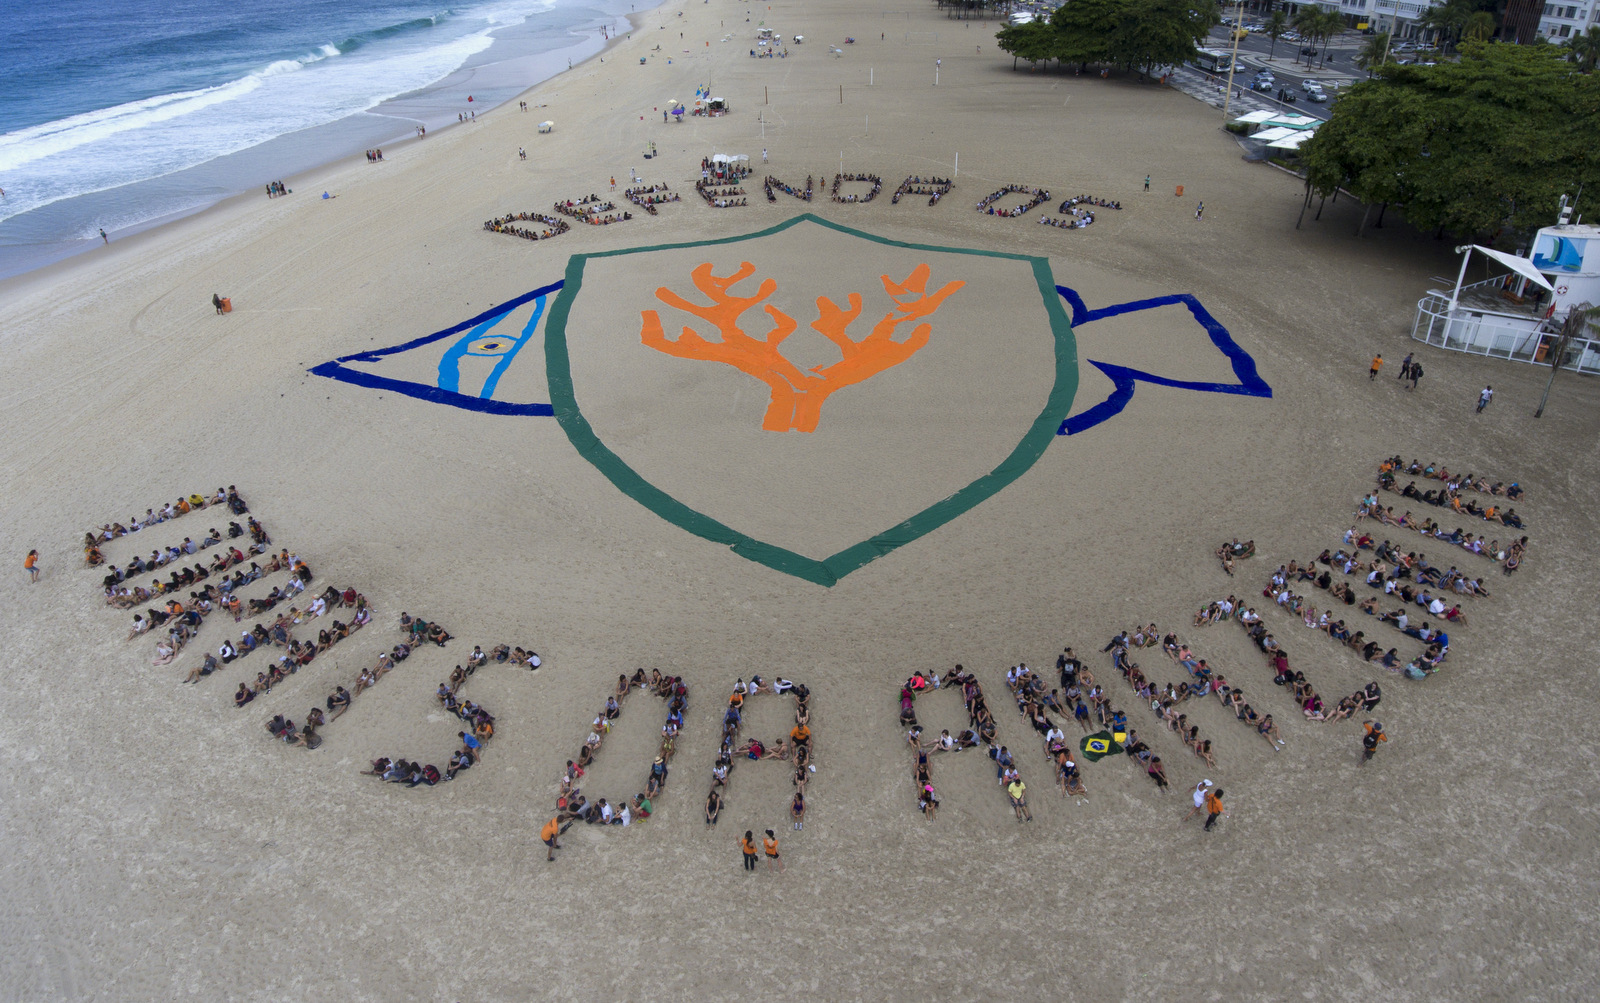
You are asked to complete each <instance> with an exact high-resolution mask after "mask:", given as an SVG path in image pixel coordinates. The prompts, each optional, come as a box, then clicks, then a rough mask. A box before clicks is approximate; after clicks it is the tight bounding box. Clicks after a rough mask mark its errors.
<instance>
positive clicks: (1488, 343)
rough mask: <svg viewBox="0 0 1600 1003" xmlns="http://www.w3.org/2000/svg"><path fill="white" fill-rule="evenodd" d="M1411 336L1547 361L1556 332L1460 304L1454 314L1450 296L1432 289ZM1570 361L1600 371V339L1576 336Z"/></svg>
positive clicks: (1449, 345)
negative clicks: (1463, 307) (1466, 308)
mask: <svg viewBox="0 0 1600 1003" xmlns="http://www.w3.org/2000/svg"><path fill="white" fill-rule="evenodd" d="M1411 337H1413V338H1415V339H1416V340H1418V341H1422V342H1426V343H1427V344H1429V345H1433V346H1434V347H1436V348H1448V349H1450V350H1451V351H1453V352H1466V353H1468V354H1470V355H1487V356H1490V357H1491V358H1496V359H1511V360H1512V361H1514V362H1532V363H1537V364H1541V365H1542V364H1544V362H1545V358H1546V353H1547V352H1548V351H1549V350H1550V345H1551V343H1552V342H1554V340H1555V334H1554V333H1552V332H1550V331H1548V330H1546V329H1545V325H1544V324H1540V323H1538V322H1536V321H1534V320H1532V319H1530V320H1527V321H1523V322H1521V323H1518V322H1516V321H1513V320H1512V319H1511V318H1508V317H1501V316H1496V315H1494V314H1485V313H1480V312H1477V311H1473V310H1464V309H1462V308H1460V307H1457V309H1456V312H1455V315H1454V316H1451V314H1450V298H1449V297H1448V296H1443V295H1440V294H1439V293H1429V294H1428V295H1426V296H1424V297H1422V299H1420V300H1418V301H1417V319H1416V323H1414V324H1412V325H1411ZM1568 358H1570V359H1571V360H1572V361H1570V362H1569V363H1568V364H1567V365H1566V366H1564V367H1563V368H1565V369H1571V370H1573V371H1575V372H1580V373H1600V339H1590V338H1574V339H1573V341H1572V346H1571V347H1570V348H1569V349H1568Z"/></svg>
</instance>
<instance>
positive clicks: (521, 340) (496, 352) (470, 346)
mask: <svg viewBox="0 0 1600 1003" xmlns="http://www.w3.org/2000/svg"><path fill="white" fill-rule="evenodd" d="M545 302H546V297H544V296H540V297H538V298H537V299H535V300H534V301H533V314H532V315H531V316H529V318H528V322H527V323H526V324H524V325H523V326H522V333H521V334H518V335H516V336H514V337H508V336H505V335H490V334H489V333H488V332H489V331H490V330H491V329H493V328H494V327H495V325H497V324H499V323H500V322H501V321H502V320H505V319H506V317H508V316H510V311H507V312H506V313H502V314H499V315H497V316H494V317H491V318H489V319H488V320H486V321H484V322H483V323H482V324H479V325H477V326H476V327H474V328H472V329H471V330H470V331H468V332H467V333H465V334H463V335H462V336H461V337H460V338H459V339H457V340H456V343H455V344H453V345H451V346H450V348H449V349H448V350H446V351H445V353H444V357H443V358H441V359H440V360H439V389H440V390H447V391H449V392H450V393H460V392H461V390H460V388H461V359H462V357H463V356H474V357H477V358H498V359H499V360H500V361H499V362H497V363H495V366H494V369H493V370H492V371H491V372H490V373H489V375H488V377H487V378H485V379H484V381H483V387H482V389H480V390H479V391H478V397H479V398H481V399H483V400H488V399H490V398H491V397H493V396H494V391H495V388H496V387H497V386H499V385H500V377H501V376H503V375H504V374H505V371H506V370H507V369H509V368H510V367H511V361H512V360H513V359H515V358H516V357H517V353H518V352H520V351H522V349H523V346H525V345H527V343H528V341H529V339H531V338H532V337H533V332H534V329H535V328H537V327H538V326H539V319H540V318H541V317H543V316H544V307H545Z"/></svg>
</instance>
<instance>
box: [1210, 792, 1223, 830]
mask: <svg viewBox="0 0 1600 1003" xmlns="http://www.w3.org/2000/svg"><path fill="white" fill-rule="evenodd" d="M1222 811H1223V808H1222V788H1221V787H1218V788H1217V789H1216V790H1215V791H1207V792H1206V831H1207V832H1210V831H1211V827H1212V826H1214V825H1216V824H1217V819H1219V818H1221V817H1222Z"/></svg>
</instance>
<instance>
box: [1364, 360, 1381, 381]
mask: <svg viewBox="0 0 1600 1003" xmlns="http://www.w3.org/2000/svg"><path fill="white" fill-rule="evenodd" d="M1381 368H1383V356H1382V355H1381V354H1380V355H1374V356H1373V357H1372V372H1371V373H1369V374H1368V375H1367V379H1368V380H1375V379H1377V378H1378V370H1379V369H1381Z"/></svg>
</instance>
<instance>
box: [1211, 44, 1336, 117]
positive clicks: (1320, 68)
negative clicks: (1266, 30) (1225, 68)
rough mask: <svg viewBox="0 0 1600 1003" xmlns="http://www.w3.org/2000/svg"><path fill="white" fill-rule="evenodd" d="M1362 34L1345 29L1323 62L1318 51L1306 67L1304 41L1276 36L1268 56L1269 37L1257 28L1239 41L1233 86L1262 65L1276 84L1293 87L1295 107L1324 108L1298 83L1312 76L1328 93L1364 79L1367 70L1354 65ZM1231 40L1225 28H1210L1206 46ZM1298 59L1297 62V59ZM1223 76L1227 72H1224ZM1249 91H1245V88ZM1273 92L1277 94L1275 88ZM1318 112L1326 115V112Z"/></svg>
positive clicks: (1309, 111)
mask: <svg viewBox="0 0 1600 1003" xmlns="http://www.w3.org/2000/svg"><path fill="white" fill-rule="evenodd" d="M1363 41H1364V39H1363V36H1361V35H1357V34H1354V33H1347V34H1344V35H1341V36H1338V37H1336V38H1335V39H1334V40H1333V42H1332V44H1331V45H1329V46H1328V53H1327V57H1328V58H1327V60H1326V62H1324V60H1323V53H1322V52H1320V51H1319V52H1318V53H1317V56H1316V58H1315V59H1314V60H1312V64H1313V65H1311V66H1310V67H1307V66H1306V64H1305V62H1304V58H1305V57H1302V56H1299V50H1300V48H1301V47H1302V46H1305V45H1306V43H1305V42H1290V41H1288V40H1286V39H1282V38H1280V39H1278V44H1277V52H1276V55H1275V56H1270V55H1269V53H1270V52H1271V51H1272V49H1273V46H1272V40H1271V39H1269V38H1267V36H1265V35H1262V34H1260V33H1258V32H1251V33H1250V35H1249V36H1248V37H1247V38H1244V39H1242V40H1241V41H1240V42H1239V62H1241V63H1243V64H1244V65H1245V67H1246V68H1245V69H1244V70H1240V71H1238V72H1236V73H1234V75H1233V82H1234V86H1235V87H1245V88H1248V87H1249V86H1250V82H1251V81H1252V80H1253V79H1255V75H1256V71H1257V70H1259V69H1262V68H1265V69H1269V70H1271V71H1272V73H1273V75H1274V76H1275V77H1276V78H1277V84H1278V87H1280V88H1284V89H1287V90H1292V91H1294V92H1295V95H1296V96H1297V97H1298V98H1299V101H1298V102H1297V103H1296V107H1297V108H1298V109H1301V110H1304V111H1306V113H1307V114H1318V112H1317V111H1316V109H1317V108H1324V109H1325V108H1326V107H1327V106H1326V105H1317V104H1313V103H1312V102H1309V101H1306V100H1305V95H1304V93H1302V90H1301V84H1302V83H1303V82H1304V81H1306V80H1315V81H1317V82H1319V83H1321V84H1322V86H1323V87H1324V88H1326V89H1327V91H1328V93H1329V94H1330V95H1332V94H1334V93H1337V92H1338V90H1339V89H1340V88H1343V87H1348V86H1350V85H1351V84H1353V83H1355V82H1356V81H1358V80H1365V79H1366V78H1367V74H1366V72H1365V71H1364V70H1362V69H1360V68H1359V67H1357V66H1356V65H1355V55H1356V53H1357V52H1359V51H1361V46H1362V44H1363ZM1230 45H1232V42H1230V41H1229V39H1228V35H1227V29H1226V28H1218V29H1217V30H1215V31H1213V32H1212V34H1211V37H1210V38H1209V39H1208V40H1207V43H1206V47H1207V48H1211V49H1217V50H1220V51H1223V52H1226V51H1228V48H1229V46H1230ZM1297 59H1298V60H1300V61H1299V62H1297V61H1296V60H1297ZM1223 76H1224V77H1226V76H1227V75H1226V74H1223ZM1247 93H1248V91H1247ZM1272 93H1273V95H1276V94H1277V91H1276V90H1274V91H1273V92H1272ZM1321 114H1323V115H1325V114H1326V112H1325V111H1324V112H1322V113H1321Z"/></svg>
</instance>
